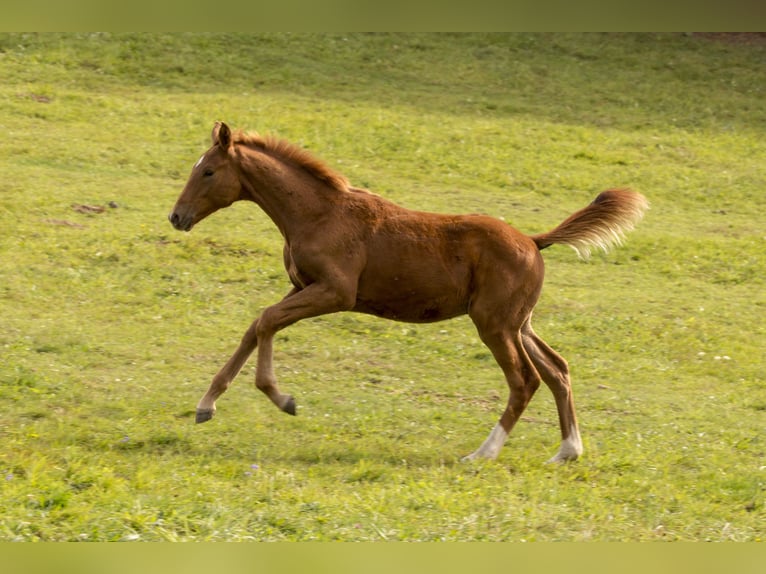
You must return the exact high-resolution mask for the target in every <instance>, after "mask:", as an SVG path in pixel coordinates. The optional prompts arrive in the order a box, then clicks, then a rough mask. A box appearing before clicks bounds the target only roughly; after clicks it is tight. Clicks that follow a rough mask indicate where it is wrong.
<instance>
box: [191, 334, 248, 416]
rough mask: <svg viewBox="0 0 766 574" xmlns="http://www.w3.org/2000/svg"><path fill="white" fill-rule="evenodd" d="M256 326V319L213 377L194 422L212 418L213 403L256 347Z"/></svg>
mask: <svg viewBox="0 0 766 574" xmlns="http://www.w3.org/2000/svg"><path fill="white" fill-rule="evenodd" d="M257 325H258V319H256V320H255V321H253V323H252V325H250V328H249V329H248V330H247V331H246V332H245V334H244V336H243V337H242V341H241V342H240V344H239V347H237V350H236V351H234V354H233V355H232V356H231V358H230V359H229V360H228V361H226V364H225V365H224V366H223V368H221V370H220V371H218V373H217V374H216V375H215V376H214V377H213V382H212V383H210V387H209V388H208V390H207V392H206V393H205V394H204V396H203V397H202V399H201V400H200V402H199V403H198V404H197V416H196V422H198V423H204V422H207V421H209V420H210V419H212V418H213V415H214V414H215V401H216V400H217V399H218V397H220V396H221V395H222V394H223V393H225V392H226V389H228V388H229V385H230V384H231V382H232V381H233V380H234V377H236V376H237V374H238V373H239V371H240V370H241V369H242V367H243V366H244V364H245V363H246V362H247V359H248V357H250V355H251V354H252V352H253V351H254V350H255V347H256V346H257V345H258V337H257V335H256V328H257Z"/></svg>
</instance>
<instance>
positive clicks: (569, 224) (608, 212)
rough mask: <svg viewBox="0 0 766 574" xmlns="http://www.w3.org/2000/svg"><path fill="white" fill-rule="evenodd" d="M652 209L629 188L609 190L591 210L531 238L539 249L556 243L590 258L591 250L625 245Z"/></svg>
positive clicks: (641, 197)
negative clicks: (632, 232) (631, 233)
mask: <svg viewBox="0 0 766 574" xmlns="http://www.w3.org/2000/svg"><path fill="white" fill-rule="evenodd" d="M647 209H649V202H648V201H646V198H645V197H644V196H643V195H641V194H640V193H636V192H634V191H630V190H627V189H610V190H608V191H604V192H602V193H600V194H599V195H598V197H597V198H596V199H594V200H593V203H591V204H590V205H589V206H588V207H585V208H583V209H581V210H580V211H576V212H575V213H573V214H572V215H570V216H569V217H567V218H566V219H565V220H564V221H563V222H562V223H561V224H560V225H559V226H558V227H556V228H555V229H553V230H551V231H549V232H548V233H540V234H539V235H532V236H531V237H532V240H533V241H534V242H535V244H536V245H537V248H538V249H545V248H546V247H549V246H551V245H553V244H555V243H561V244H564V245H569V246H570V247H572V248H573V249H574V250H575V251H577V254H578V255H579V256H580V257H583V258H587V257H588V256H590V251H591V248H593V247H595V248H600V249H603V250H604V251H608V250H609V248H610V247H611V246H612V245H614V244H617V245H619V244H620V243H622V240H623V238H624V237H625V233H626V232H628V231H630V230H631V229H633V227H634V226H635V225H636V223H638V222H639V221H640V220H641V218H642V217H643V216H644V212H645V211H646V210H647Z"/></svg>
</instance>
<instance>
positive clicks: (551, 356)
mask: <svg viewBox="0 0 766 574" xmlns="http://www.w3.org/2000/svg"><path fill="white" fill-rule="evenodd" d="M238 200H250V201H253V202H255V203H256V204H258V205H259V206H260V207H261V209H263V211H264V212H266V214H267V215H268V216H269V217H270V218H271V219H272V221H273V222H274V224H275V225H276V226H277V227H278V228H279V231H280V232H281V233H282V236H283V237H284V240H285V245H284V263H285V268H286V270H287V274H288V276H289V278H290V281H291V282H292V285H293V288H292V289H291V290H290V292H289V293H288V294H287V295H286V296H285V297H284V299H282V300H281V301H280V302H279V303H277V304H275V305H272V306H270V307H268V308H266V309H265V310H264V311H263V313H262V314H261V316H260V317H258V318H257V319H256V320H255V321H253V323H252V324H251V325H250V328H248V329H247V331H246V332H245V334H244V336H243V337H242V341H241V342H240V344H239V347H237V350H236V351H235V352H234V354H233V355H232V356H231V358H230V359H229V360H228V362H227V363H226V364H225V365H224V366H223V368H222V369H221V370H220V371H219V372H218V373H217V374H216V375H215V377H213V381H212V384H211V385H210V388H209V389H208V391H207V392H206V393H205V395H204V396H203V397H202V399H201V400H200V402H199V404H198V405H197V415H196V420H197V422H198V423H201V422H205V421H208V420H210V419H211V418H212V417H213V414H214V413H215V402H216V399H218V397H220V396H221V394H223V393H224V391H226V389H227V388H228V387H229V384H230V383H231V382H232V380H233V379H234V377H235V376H236V375H237V373H239V371H240V369H241V368H242V367H243V365H244V364H245V362H246V361H247V359H248V357H249V356H250V355H251V353H252V352H253V351H254V350H255V349H256V347H257V348H258V357H257V367H256V375H255V384H256V386H257V387H258V388H259V389H260V390H261V391H263V392H264V393H265V394H266V396H268V397H269V399H271V401H272V402H273V403H274V404H275V405H276V406H278V407H279V408H280V409H282V410H283V411H284V412H286V413H289V414H292V415H294V414H295V400H294V399H293V397H291V396H290V395H286V394H283V393H282V392H281V391H280V390H279V387H278V386H277V378H276V376H275V374H274V367H273V365H272V345H273V339H274V335H275V333H276V332H277V331H279V330H280V329H284V328H285V327H287V326H288V325H291V324H293V323H295V322H296V321H300V320H301V319H305V318H307V317H315V316H317V315H324V314H327V313H335V312H337V311H357V312H361V313H369V314H372V315H376V316H378V317H384V318H387V319H394V320H397V321H407V322H414V323H418V322H432V321H441V320H444V319H449V318H451V317H456V316H458V315H463V314H466V313H467V314H468V315H469V316H470V317H471V319H472V320H473V322H474V324H475V325H476V329H477V330H478V332H479V336H480V337H481V340H482V341H483V342H484V344H485V345H486V346H487V347H488V348H489V349H490V350H491V351H492V354H493V356H494V357H495V360H496V361H497V363H498V365H499V366H500V368H501V369H502V371H503V374H504V375H505V379H506V381H507V383H508V387H509V388H510V395H509V398H508V404H507V405H506V408H505V411H504V412H503V414H502V416H501V417H500V420H499V421H498V422H497V424H496V425H495V427H494V428H493V429H492V431H491V432H490V434H489V436H488V437H487V439H486V440H485V441H484V443H482V445H481V446H480V447H479V448H478V449H477V450H476V451H475V452H473V453H472V454H470V455H468V456H467V457H465V458H466V459H474V458H479V457H481V458H495V457H497V455H498V454H499V452H500V449H501V447H502V446H503V444H504V442H505V440H506V438H507V437H508V434H509V433H510V432H511V429H512V428H513V426H514V425H515V424H516V422H517V421H518V420H519V417H520V416H521V413H522V412H523V411H524V408H525V407H526V406H527V404H528V403H529V401H530V399H531V398H532V395H534V393H535V391H536V390H537V388H538V386H539V385H540V380H542V381H544V382H545V384H546V385H547V386H548V387H549V388H550V390H551V391H552V392H553V396H554V398H555V401H556V407H557V409H558V417H559V424H560V427H561V438H562V442H561V446H560V448H559V451H558V453H557V454H556V455H555V456H553V458H551V459H550V462H561V461H566V460H571V459H575V458H577V457H578V456H579V455H580V454H581V453H582V450H583V449H582V441H581V440H580V433H579V430H578V428H577V419H576V417H575V408H574V402H573V399H572V388H571V383H570V379H569V370H568V367H567V363H566V361H565V360H564V359H563V358H562V357H561V356H559V355H558V354H557V353H556V352H555V351H553V349H551V348H550V347H549V346H548V345H547V344H546V343H545V342H544V341H543V340H542V339H540V337H538V336H537V335H536V334H535V332H534V331H533V330H532V325H531V323H530V318H531V315H532V309H533V308H534V306H535V303H536V302H537V299H538V296H539V295H540V290H541V288H542V284H543V258H542V256H541V254H540V250H542V249H544V248H545V247H548V246H550V245H553V244H555V243H559V244H565V245H569V246H571V247H573V248H574V249H575V250H576V251H577V252H578V253H579V254H580V255H585V256H587V255H588V253H589V251H590V249H591V248H593V247H597V248H603V249H607V248H608V247H609V246H611V245H612V244H614V243H619V242H620V240H621V238H622V236H623V233H624V232H626V231H628V230H630V229H632V228H633V226H634V225H635V224H636V223H637V222H638V220H640V219H641V217H642V216H643V214H644V211H645V210H646V209H647V207H648V204H647V201H646V199H645V198H644V197H643V196H642V195H640V194H638V193H634V192H631V191H627V190H616V189H615V190H609V191H604V192H603V193H601V194H600V195H599V196H598V197H596V199H595V200H594V201H593V203H591V204H590V205H588V206H587V207H585V208H584V209H581V210H580V211H577V212H576V213H574V214H572V215H571V216H570V217H569V218H567V219H566V220H565V221H564V222H563V223H561V224H560V225H559V226H558V227H556V228H555V229H553V230H552V231H549V232H548V233H541V234H539V235H532V236H528V235H525V234H523V233H521V232H519V231H517V230H515V229H514V228H512V227H511V226H509V225H508V224H506V223H504V222H502V221H500V220H498V219H494V218H492V217H488V216H485V215H441V214H435V213H425V212H420V211H411V210H409V209H405V208H403V207H400V206H398V205H395V204H394V203H391V202H390V201H387V200H386V199H384V198H382V197H380V196H378V195H375V194H373V193H370V192H368V191H366V190H362V189H358V188H355V187H352V186H351V185H349V183H348V181H347V180H346V178H345V177H343V176H342V175H340V174H339V173H337V172H335V171H334V170H333V169H331V168H330V167H328V166H327V165H326V164H324V163H323V162H321V161H319V160H318V159H316V158H314V157H313V156H312V155H310V154H309V153H308V152H306V151H304V150H302V149H300V148H298V147H297V146H294V145H292V144H290V143H288V142H285V141H283V140H280V139H276V138H271V137H261V136H258V135H256V134H246V133H243V132H232V131H231V130H230V129H229V127H228V126H227V125H226V124H224V123H216V124H215V127H214V128H213V133H212V146H211V147H210V149H208V150H207V151H206V152H205V153H204V155H203V156H202V157H201V158H200V159H199V161H197V163H196V164H195V165H194V167H193V169H192V172H191V175H190V176H189V180H188V182H187V183H186V186H185V187H184V189H183V191H182V192H181V195H180V197H179V198H178V201H177V202H176V205H175V207H174V208H173V211H172V212H171V213H170V215H169V219H170V222H171V223H172V225H173V227H175V228H176V229H179V230H182V231H189V230H190V229H191V228H192V227H193V226H194V225H195V224H197V223H198V222H199V221H201V220H202V219H204V218H205V217H207V216H208V215H210V214H211V213H213V212H214V211H216V210H218V209H221V208H223V207H227V206H229V205H231V204H232V203H234V202H235V201H238Z"/></svg>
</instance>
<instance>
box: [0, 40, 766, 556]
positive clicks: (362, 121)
mask: <svg viewBox="0 0 766 574" xmlns="http://www.w3.org/2000/svg"><path fill="white" fill-rule="evenodd" d="M764 50H765V48H764V46H763V45H762V44H758V43H756V44H754V45H743V44H739V43H724V42H712V41H710V40H708V39H705V38H700V37H697V36H685V35H489V34H476V35H386V34H383V35H378V34H376V35H302V34H294V35H276V34H261V35H239V36H237V35H186V36H183V35H126V36H123V35H74V34H67V35H7V34H6V35H0V76H2V77H3V82H2V83H0V98H1V99H2V101H3V106H2V108H1V111H0V127H1V128H2V131H3V134H4V137H3V138H1V139H0V173H2V178H0V221H2V227H0V318H1V319H0V321H2V324H1V325H0V355H1V356H2V359H0V409H2V411H1V412H2V415H0V441H1V442H2V445H3V447H2V449H1V450H0V473H1V474H0V539H3V540H511V541H518V540H530V541H531V540H569V541H579V540H713V541H719V540H738V541H739V540H742V541H745V540H746V541H755V540H763V537H764V523H765V522H764V485H765V484H766V479H765V477H766V468H765V467H764V465H765V464H766V463H765V462H764V452H765V450H766V442H765V440H764V433H763V429H764V423H765V422H766V390H765V388H764V377H763V349H764V346H765V345H764V343H765V342H766V338H765V337H764V327H763V317H764V312H765V311H766V296H765V295H764V293H766V290H765V289H764V276H765V275H766V235H765V234H766V231H765V229H766V228H764V222H765V221H766V220H764V216H763V214H764V213H765V212H766V195H765V194H764V185H765V184H766V143H764V142H766V137H765V136H766V94H765V93H764V92H765V89H766V81H765V80H766V77H765V76H764V71H763V61H764V55H765V53H764ZM218 119H223V120H226V121H227V122H229V123H230V124H231V125H232V126H235V127H242V128H247V129H254V130H258V131H261V132H272V133H276V134H278V135H280V136H283V137H286V138H288V139H290V140H292V141H295V142H298V143H300V144H301V145H303V146H305V147H307V148H309V149H311V150H313V151H315V152H316V153H317V154H318V155H319V156H320V157H322V158H324V159H325V160H326V161H328V162H329V163H330V164H331V165H333V166H335V167H336V168H338V169H339V170H341V171H342V172H343V173H345V174H346V175H347V176H348V177H349V178H350V180H351V181H352V182H353V183H354V184H356V185H359V186H366V187H369V188H371V189H372V190H374V191H376V192H378V193H380V194H382V195H384V196H386V197H388V198H390V199H392V200H394V201H397V202H399V203H401V204H403V205H406V206H408V207H412V208H416V209H426V210H434V211H441V212H484V213H489V214H492V215H495V216H498V217H503V218H505V219H506V220H507V221H508V222H509V223H512V224H513V225H515V226H516V227H518V228H520V229H521V230H523V231H526V232H529V233H534V232H540V231H543V230H547V229H549V228H551V227H552V226H553V225H555V224H557V223H559V222H560V221H561V220H562V219H563V218H564V217H566V216H567V215H568V214H569V213H571V212H572V211H574V210H575V209H578V208H580V207H582V206H584V205H585V204H586V203H587V202H589V201H590V200H591V199H592V198H593V197H595V195H596V194H597V193H598V192H599V191H601V190H602V189H605V188H608V187H619V186H630V187H633V188H634V189H636V190H638V191H641V192H643V193H644V194H645V195H646V196H647V197H648V198H649V200H650V201H651V204H652V209H651V211H650V212H649V213H648V215H647V217H646V218H645V220H644V221H643V222H642V223H641V224H640V225H639V227H638V229H637V230H636V231H635V232H633V233H632V234H631V235H630V236H629V238H628V241H627V243H626V244H625V245H624V246H623V247H621V248H619V249H617V250H615V251H613V252H612V253H610V254H608V255H596V256H594V257H593V258H592V259H591V260H589V261H587V262H584V261H580V260H578V259H577V258H576V256H575V255H574V253H573V252H572V251H571V250H569V249H566V248H561V247H556V248H551V249H549V250H546V252H545V254H544V255H545V260H546V264H547V278H546V285H545V289H544V292H543V296H542V298H541V301H540V303H539V305H538V308H537V312H536V315H535V319H536V321H535V324H536V329H537V331H538V333H539V334H540V335H541V336H542V337H543V338H544V339H546V340H547V341H548V342H549V343H550V344H551V345H552V346H554V347H555V348H557V349H558V350H559V351H560V352H561V353H562V354H563V355H564V356H565V357H566V358H567V359H568V361H569V362H570V365H571V368H572V372H573V378H574V385H575V397H576V402H577V406H578V413H579V418H580V423H581V431H582V433H583V439H584V443H585V449H586V452H585V455H584V457H583V458H582V459H580V460H579V461H577V462H575V463H572V464H567V465H563V466H556V467H551V466H546V465H544V464H543V461H545V460H546V459H547V458H548V457H549V456H551V455H552V454H554V453H555V451H556V448H557V446H558V442H559V436H558V428H557V424H556V414H555V407H554V405H553V401H552V398H551V396H550V393H549V392H548V391H547V390H546V389H544V388H543V389H541V390H540V392H539V393H538V395H537V396H536V397H535V399H534V400H533V402H532V404H531V405H530V407H529V409H528V410H527V412H526V413H525V415H524V418H523V420H522V421H521V422H520V423H519V425H518V426H517V428H516V429H515V430H514V432H513V433H512V435H511V438H510V439H509V441H508V443H507V446H506V448H505V449H504V450H503V452H502V454H501V456H500V458H499V459H498V460H497V461H495V462H488V463H477V464H462V463H460V462H458V461H459V458H460V457H461V456H462V455H465V454H467V453H468V452H471V451H472V450H473V449H475V448H476V447H477V446H478V445H479V444H480V442H481V441H482V440H484V438H485V437H486V434H487V433H488V431H489V430H490V429H491V427H492V426H493V425H494V423H495V421H496V419H497V417H498V416H499V414H500V412H501V410H502V408H503V405H504V402H505V396H506V389H505V384H504V382H503V380H502V376H501V373H500V371H499V369H498V368H497V366H496V365H495V364H494V361H493V360H492V358H491V356H490V354H489V353H488V351H487V350H486V349H485V348H484V347H483V346H482V345H481V344H480V342H479V341H478V339H477V337H476V334H475V330H474V328H473V326H472V325H471V324H470V321H468V320H467V319H465V318H461V319H457V320H453V321H450V322H445V323H439V324H434V325H407V324H399V323H392V322H385V321H383V320H377V319H374V318H371V317H366V316H356V315H351V314H344V315H334V316H327V317H320V318H317V319H314V320H310V321H305V322H302V323H299V324H297V325H295V326H293V327H291V328H289V329H287V330H285V331H283V332H282V333H281V334H280V335H279V336H278V339H277V342H276V351H275V361H276V366H277V373H278V376H280V378H281V386H282V388H283V390H284V391H285V392H289V393H291V394H293V395H295V397H296V399H297V401H298V405H299V416H298V417H294V418H293V417H288V416H285V415H284V414H283V413H280V412H279V411H278V410H277V409H276V408H274V407H273V406H272V405H271V403H270V402H269V401H268V400H267V399H266V398H265V397H264V396H262V395H261V394H260V393H259V392H258V391H257V390H256V389H255V388H254V386H253V384H252V382H253V373H254V364H253V362H252V361H251V362H250V363H249V364H248V365H247V366H246V367H245V369H244V370H243V372H242V374H241V375H240V376H239V378H238V379H237V380H236V381H235V384H234V385H233V386H232V388H231V389H230V390H229V392H228V393H227V394H225V395H224V396H223V397H222V398H221V399H220V400H219V402H218V408H219V410H218V415H217V416H216V418H215V420H213V421H212V422H210V423H208V424H205V425H199V426H196V425H194V424H193V416H194V415H193V410H194V406H195V404H196V402H197V401H198V399H199V398H200V396H201V395H202V393H203V392H204V391H205V389H206V388H207V386H208V384H209V381H210V378H211V377H212V375H213V374H214V373H215V372H216V371H217V369H218V368H219V367H220V366H221V365H222V364H223V362H224V361H225V360H226V359H227V358H228V355H229V353H231V352H232V351H233V350H234V348H235V346H236V344H237V343H238V341H239V338H240V336H241V334H242V333H243V332H244V330H245V329H246V327H247V326H248V325H249V323H250V321H252V319H254V318H255V317H256V316H257V314H258V313H259V311H260V310H261V309H262V308H263V307H264V306H266V305H268V304H270V303H273V302H275V301H276V300H278V299H279V298H280V297H281V296H282V295H283V294H284V293H285V292H286V291H287V290H288V281H287V278H286V275H285V273H284V271H283V270H282V268H281V238H280V237H279V234H278V232H277V231H276V229H275V228H274V226H273V225H272V224H271V222H270V221H269V220H268V219H267V218H266V217H265V215H263V214H262V213H261V212H260V211H258V210H257V208H255V207H254V206H252V205H245V204H237V205H235V206H233V207H231V208H229V209H227V210H225V211H222V212H220V213H217V214H215V215H214V216H212V217H211V218H209V219H208V220H206V221H205V222H204V223H202V224H201V225H200V226H198V227H197V228H195V230H194V231H193V232H192V233H191V234H188V235H187V234H180V233H177V232H175V231H174V230H172V228H171V227H170V225H169V224H168V223H167V221H166V214H167V212H168V211H169V210H170V208H171V206H172V205H173V203H174V201H175V199H176V197H177V195H178V193H179V191H180V189H181V188H182V186H183V184H184V181H185V177H186V175H187V173H188V171H189V170H190V168H191V165H192V164H193V162H194V161H195V160H196V159H197V157H199V154H200V153H201V151H202V150H204V149H205V148H206V146H207V145H208V141H209V139H208V138H209V133H210V129H211V128H212V124H213V121H214V120H218ZM109 202H114V205H116V207H109V206H108V204H109ZM73 205H74V206H77V205H96V206H104V207H105V210H104V211H103V212H102V213H81V212H79V211H77V210H75V209H74V208H73V207H72V206H73Z"/></svg>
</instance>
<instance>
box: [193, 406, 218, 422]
mask: <svg viewBox="0 0 766 574" xmlns="http://www.w3.org/2000/svg"><path fill="white" fill-rule="evenodd" d="M214 414H215V411H214V410H201V409H197V416H196V417H195V419H194V422H196V423H197V424H199V423H206V422H207V421H209V420H210V419H212V418H213V415H214Z"/></svg>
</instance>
